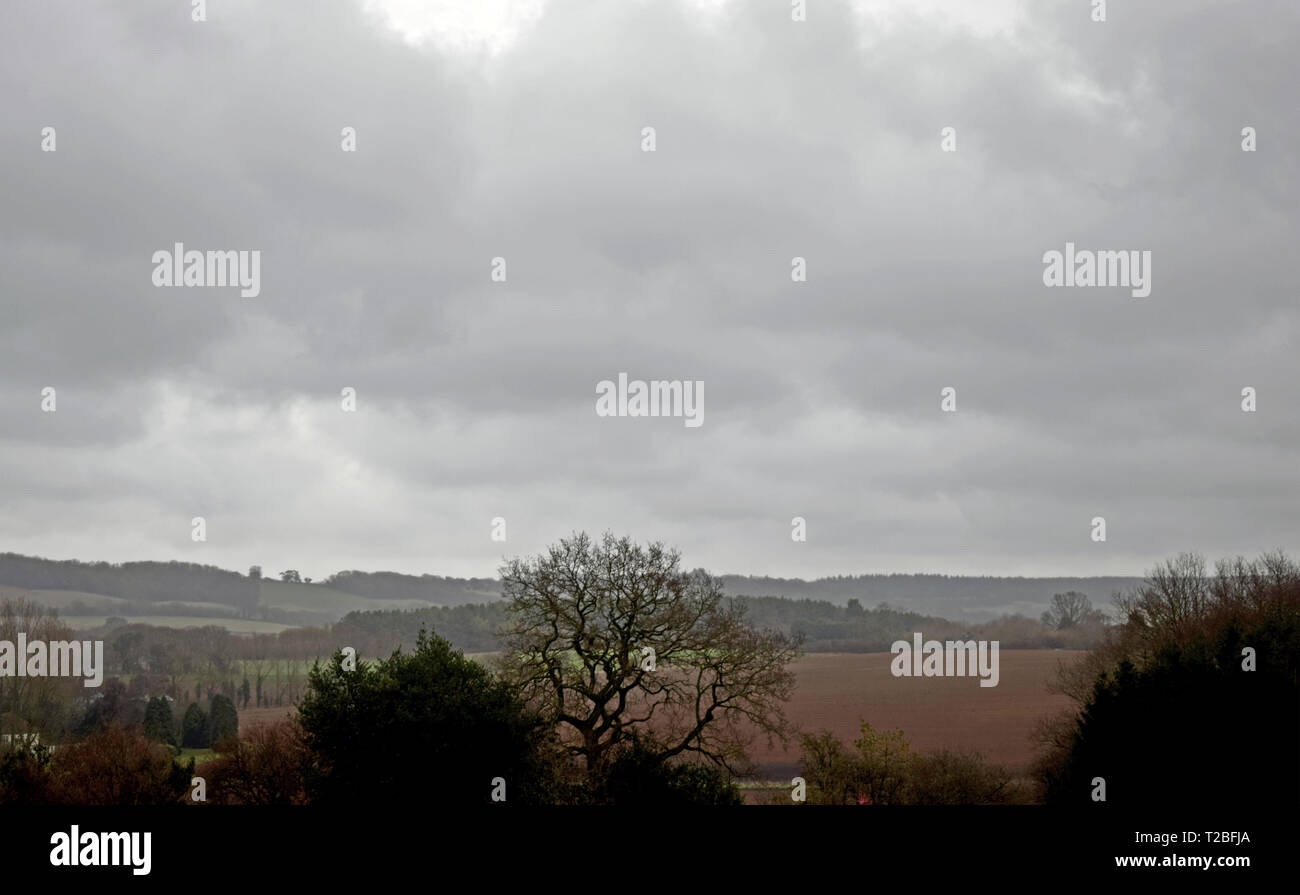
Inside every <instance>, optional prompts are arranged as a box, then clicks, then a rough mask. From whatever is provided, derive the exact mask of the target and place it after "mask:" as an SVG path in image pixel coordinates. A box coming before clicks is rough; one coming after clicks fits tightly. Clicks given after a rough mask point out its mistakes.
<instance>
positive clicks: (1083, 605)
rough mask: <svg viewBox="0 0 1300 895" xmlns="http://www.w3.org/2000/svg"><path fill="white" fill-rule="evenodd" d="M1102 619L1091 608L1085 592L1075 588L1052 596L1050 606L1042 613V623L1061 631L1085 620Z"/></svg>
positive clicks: (1094, 620) (1098, 613)
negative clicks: (1082, 592)
mask: <svg viewBox="0 0 1300 895" xmlns="http://www.w3.org/2000/svg"><path fill="white" fill-rule="evenodd" d="M1101 620H1102V614H1101V613H1100V612H1099V611H1097V610H1096V609H1093V608H1092V601H1091V600H1089V599H1088V595H1087V594H1081V593H1079V592H1078V591H1077V590H1071V591H1066V592H1065V593H1063V594H1056V595H1054V596H1053V597H1052V608H1051V609H1049V610H1047V611H1046V612H1044V613H1043V624H1045V625H1048V626H1049V627H1052V628H1056V629H1057V630H1058V631H1063V630H1065V629H1066V628H1075V627H1078V626H1079V625H1082V624H1084V623H1086V622H1096V621H1101Z"/></svg>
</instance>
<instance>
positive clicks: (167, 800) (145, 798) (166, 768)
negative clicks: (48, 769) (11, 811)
mask: <svg viewBox="0 0 1300 895" xmlns="http://www.w3.org/2000/svg"><path fill="white" fill-rule="evenodd" d="M51 765H52V771H53V787H52V789H53V801H54V802H56V803H57V804H63V805H169V804H175V803H176V802H178V801H179V800H180V797H181V794H182V793H184V792H185V790H186V788H187V787H188V786H189V782H190V777H189V773H188V771H189V770H190V769H192V768H193V761H191V762H190V765H189V768H188V769H187V768H186V767H185V766H182V765H178V764H176V762H174V761H173V760H172V755H171V751H170V750H169V749H168V748H167V747H166V746H163V745H161V744H159V743H154V742H150V741H149V740H148V739H147V738H146V737H145V736H144V734H143V733H140V732H139V731H138V730H137V729H128V728H125V727H122V726H121V725H119V724H113V723H111V724H107V725H105V726H103V727H101V728H100V729H99V730H97V731H96V732H95V733H93V734H91V735H90V736H89V737H87V738H86V739H85V740H83V741H82V742H80V743H74V744H71V745H67V746H63V747H61V748H60V749H59V750H58V752H56V753H55V754H54V756H53V759H52V762H51Z"/></svg>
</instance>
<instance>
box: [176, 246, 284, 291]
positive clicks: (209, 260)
mask: <svg viewBox="0 0 1300 895" xmlns="http://www.w3.org/2000/svg"><path fill="white" fill-rule="evenodd" d="M153 263H154V265H155V266H154V269H153V284H154V285H155V286H158V287H160V288H161V287H163V286H194V287H201V286H238V287H239V294H240V295H241V296H243V297H244V298H256V297H257V296H258V295H260V294H261V292H262V253H261V251H259V250H257V249H253V250H251V251H250V250H247V249H240V250H238V251H236V250H233V249H232V250H229V251H207V252H200V251H198V250H197V249H190V250H189V251H186V250H185V244H184V243H180V242H178V243H176V244H175V245H174V246H173V248H172V250H170V251H169V250H167V249H159V250H158V251H156V252H154V253H153Z"/></svg>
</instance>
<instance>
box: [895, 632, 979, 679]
mask: <svg viewBox="0 0 1300 895" xmlns="http://www.w3.org/2000/svg"><path fill="white" fill-rule="evenodd" d="M889 651H890V652H891V653H894V654H895V656H894V658H893V661H891V662H890V664H889V670H890V673H891V674H893V675H894V677H976V676H978V677H979V678H980V686H981V687H996V686H997V685H998V677H999V672H998V641H996V640H979V641H976V640H946V641H943V642H940V641H938V640H927V641H925V642H924V643H922V642H921V634H920V633H919V632H918V633H916V634H913V635H912V642H911V643H908V642H907V641H906V640H895V641H894V644H893V646H891V647H890V648H889Z"/></svg>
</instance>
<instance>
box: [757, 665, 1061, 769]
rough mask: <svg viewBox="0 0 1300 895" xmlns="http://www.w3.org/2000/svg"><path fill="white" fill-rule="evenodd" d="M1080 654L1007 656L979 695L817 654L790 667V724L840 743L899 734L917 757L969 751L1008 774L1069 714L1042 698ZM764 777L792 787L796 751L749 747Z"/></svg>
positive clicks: (956, 684)
mask: <svg viewBox="0 0 1300 895" xmlns="http://www.w3.org/2000/svg"><path fill="white" fill-rule="evenodd" d="M1082 655H1083V653H1082V652H1077V651H1066V650H1004V651H1002V653H1001V658H1000V662H1001V680H1000V681H999V683H998V686H996V687H987V688H985V687H980V686H979V682H978V681H977V680H975V679H973V678H960V677H929V678H917V677H898V678H896V677H894V676H892V675H891V674H890V672H889V662H890V660H891V659H892V658H893V657H892V656H891V654H889V653H815V654H811V655H807V656H804V657H803V658H801V659H800V660H799V661H798V662H796V663H795V664H794V665H792V666H791V668H792V670H793V671H794V672H795V674H796V676H797V683H796V686H795V691H794V693H793V695H792V696H791V697H790V701H789V702H788V703H787V704H786V714H787V717H789V719H790V721H791V722H792V723H793V724H795V725H796V726H798V727H799V728H801V729H802V730H804V731H807V732H812V731H816V730H821V729H822V728H826V729H828V730H830V731H832V732H833V733H835V735H836V736H837V737H838V738H839V739H840V740H841V741H843V742H844V743H852V741H853V740H854V739H856V738H857V737H858V735H859V729H860V726H861V722H862V720H864V719H865V720H866V721H869V722H870V723H871V725H872V726H873V727H875V728H876V729H877V730H880V729H890V730H892V729H895V728H898V729H901V730H902V731H903V733H904V735H905V736H906V738H907V740H908V742H909V743H910V744H911V745H912V747H913V748H914V749H916V750H918V751H931V750H937V749H943V748H948V749H973V750H978V751H979V752H982V753H983V755H984V757H985V758H986V759H987V760H989V761H992V762H995V763H998V764H1004V765H1006V766H1007V767H1008V768H1009V769H1011V770H1023V769H1024V768H1025V766H1026V765H1027V764H1028V763H1029V762H1030V761H1031V760H1032V759H1033V756H1034V752H1035V746H1034V743H1033V740H1032V734H1033V729H1034V726H1035V724H1036V723H1037V722H1038V720H1039V719H1040V718H1044V717H1047V716H1049V715H1052V714H1054V713H1056V712H1058V711H1060V710H1061V709H1065V708H1068V707H1069V705H1070V703H1069V700H1068V699H1066V698H1065V697H1064V696H1057V695H1053V694H1051V693H1048V692H1047V689H1046V685H1047V683H1048V682H1049V681H1050V680H1051V679H1052V677H1053V675H1054V672H1055V669H1056V667H1057V664H1058V663H1059V662H1062V661H1065V662H1069V661H1073V660H1075V659H1077V658H1078V657H1080V656H1082ZM753 753H754V757H755V760H756V761H758V763H759V764H760V765H761V766H762V769H763V771H764V776H766V777H769V778H771V779H773V780H787V781H788V780H789V779H790V777H792V776H794V775H795V774H796V773H798V761H799V747H798V743H797V742H792V743H791V744H790V746H789V748H788V750H786V751H782V749H781V745H780V744H779V743H777V744H775V745H774V746H773V747H768V746H767V744H766V742H764V741H762V740H759V741H758V742H756V743H755V744H754V750H753Z"/></svg>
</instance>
